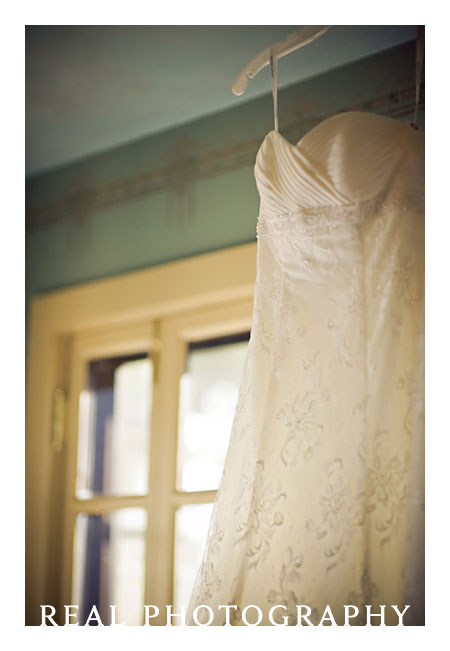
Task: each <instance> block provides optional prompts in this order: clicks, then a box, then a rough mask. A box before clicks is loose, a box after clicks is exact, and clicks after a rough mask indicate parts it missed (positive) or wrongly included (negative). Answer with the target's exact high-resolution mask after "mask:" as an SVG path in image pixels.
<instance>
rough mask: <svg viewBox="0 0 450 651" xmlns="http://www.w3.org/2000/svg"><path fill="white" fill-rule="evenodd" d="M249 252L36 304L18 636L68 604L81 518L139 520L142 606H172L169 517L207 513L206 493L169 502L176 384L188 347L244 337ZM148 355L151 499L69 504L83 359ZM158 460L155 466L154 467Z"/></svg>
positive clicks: (250, 248)
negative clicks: (56, 423)
mask: <svg viewBox="0 0 450 651" xmlns="http://www.w3.org/2000/svg"><path fill="white" fill-rule="evenodd" d="M255 277H256V243H250V244H244V245H240V246H236V247H232V248H229V249H224V250H220V251H217V252H213V253H207V254H203V255H199V256H194V257H191V258H188V259H183V260H179V261H176V262H171V263H167V264H164V265H160V266H157V267H152V268H150V269H146V270H143V271H139V272H133V273H127V274H123V275H121V276H115V277H113V278H110V279H106V280H101V281H95V282H91V283H86V284H84V285H80V286H77V287H73V288H69V289H66V290H58V291H55V292H51V293H48V294H43V295H41V296H37V297H35V298H33V300H32V304H31V310H30V322H29V340H28V358H27V391H26V459H25V462H26V624H27V625H39V624H40V623H41V614H40V605H43V604H51V605H53V606H55V608H56V616H55V620H56V621H58V623H60V624H61V623H63V621H62V620H63V606H64V604H69V603H71V582H72V544H73V543H72V541H73V527H74V521H75V515H76V513H78V512H84V513H87V512H95V513H97V512H108V511H110V510H112V509H114V508H117V507H118V506H119V507H125V506H143V507H144V508H146V510H147V514H148V519H147V547H146V580H145V597H144V602H145V603H148V604H154V605H157V606H158V607H159V608H160V611H162V615H161V619H160V620H158V619H155V620H154V623H155V624H156V625H158V624H162V623H163V620H164V621H165V606H166V604H171V603H172V590H173V547H174V537H173V534H174V518H175V511H176V509H177V508H178V507H180V506H182V505H183V504H194V503H197V504H200V503H207V502H212V501H214V498H215V493H216V492H215V491H198V492H181V491H177V490H176V451H177V430H178V389H179V378H180V375H181V374H182V373H183V371H184V365H185V358H186V350H187V345H188V343H189V342H190V341H200V340H204V339H210V338H213V337H220V336H225V335H228V334H235V333H238V332H243V331H246V330H247V331H249V330H250V329H251V321H252V310H253V293H254V284H255ZM137 352H148V353H149V354H150V355H152V357H155V362H154V363H156V364H157V366H158V369H157V378H156V380H155V382H154V386H153V400H152V415H151V442H150V469H149V492H148V494H147V495H145V496H125V497H107V496H96V497H94V498H92V499H90V500H79V499H77V498H76V497H75V480H76V456H77V433H78V396H79V392H80V390H81V389H82V388H84V387H85V383H86V368H87V363H88V361H89V360H91V359H94V358H95V359H97V358H100V357H106V356H116V355H122V354H128V353H137ZM57 389H63V391H64V392H65V394H66V395H67V409H66V414H65V423H64V430H65V441H64V445H63V448H62V450H60V451H59V450H58V449H57V448H56V447H54V446H52V435H53V404H54V402H53V401H54V395H55V390H57ZM155 460H157V462H155Z"/></svg>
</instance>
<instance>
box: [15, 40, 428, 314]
mask: <svg viewBox="0 0 450 651" xmlns="http://www.w3.org/2000/svg"><path fill="white" fill-rule="evenodd" d="M282 64H283V61H282V60H281V61H280V63H279V66H280V68H281V66H282ZM261 74H266V75H267V86H268V88H271V85H270V76H269V73H268V70H265V71H263V72H262V73H261ZM230 92H231V91H230ZM414 94H415V42H413V41H411V42H409V43H406V44H404V45H401V46H398V47H395V48H393V49H390V50H386V51H384V52H382V53H380V54H378V55H376V56H373V57H369V58H367V59H363V60H360V61H358V62H356V63H352V64H350V65H347V66H344V67H342V68H339V69H336V70H330V71H329V72H327V73H326V74H323V75H320V76H318V77H315V78H313V79H309V80H307V81H304V82H302V83H301V84H297V85H294V86H290V87H288V88H285V89H283V90H281V91H279V94H278V106H279V129H280V131H281V132H282V133H283V135H284V136H285V137H286V138H287V139H288V140H290V141H291V142H297V141H298V140H299V139H300V137H301V136H302V135H303V134H304V133H305V132H306V131H308V130H309V129H311V128H312V127H313V126H314V125H315V124H317V123H318V122H320V121H321V120H323V119H324V118H326V117H327V116H329V115H332V114H333V113H337V112H340V111H343V110H363V111H372V112H375V113H381V114H385V115H390V116H393V117H396V118H399V119H401V120H408V119H411V118H412V113H413V111H414ZM423 94H424V90H423V88H422V99H421V105H420V106H421V107H422V106H423ZM180 101H183V98H182V97H180ZM419 124H420V126H421V128H424V115H423V113H422V112H420V113H419ZM272 128H273V106H272V95H271V92H269V93H268V94H267V95H266V96H264V97H260V98H257V99H256V100H252V101H248V102H239V105H238V106H237V107H236V108H234V109H232V110H227V111H224V112H221V113H217V114H214V115H212V116H209V117H206V118H202V119H200V120H195V121H193V122H190V123H188V124H185V125H183V126H180V127H177V128H175V129H171V130H170V131H166V132H164V133H160V134H158V135H156V136H152V137H149V138H144V139H141V140H138V141H135V142H131V143H128V144H126V145H124V146H122V147H119V148H115V149H113V150H110V151H107V152H104V153H101V154H99V155H96V156H93V157H90V158H88V159H85V160H83V161H80V162H77V163H74V164H72V165H69V166H66V167H64V168H60V169H57V170H54V171H52V172H48V173H46V174H44V175H41V176H38V177H35V178H32V179H29V180H28V181H27V182H26V206H27V210H26V213H27V214H26V224H27V226H26V304H27V308H28V304H29V301H30V300H31V298H32V296H33V295H35V294H36V293H39V292H45V291H49V290H52V289H56V288H61V287H67V286H69V285H74V284H78V283H84V282H87V281H90V280H94V279H99V278H105V277H109V276H112V275H114V274H121V273H124V272H127V271H133V270H136V269H141V268H144V267H149V266H152V265H157V264H160V263H163V262H168V261H171V260H176V259H179V258H184V257H187V256H192V255H196V254H200V253H204V252H207V251H213V250H217V249H222V248H224V247H229V246H233V245H237V244H243V243H246V242H251V241H253V240H255V228H256V218H257V214H258V208H259V199H258V193H257V190H256V185H255V180H254V176H253V165H254V161H255V156H256V152H257V149H258V147H259V145H260V144H261V141H262V140H263V138H264V136H265V135H266V133H267V132H268V131H270V130H271V129H272Z"/></svg>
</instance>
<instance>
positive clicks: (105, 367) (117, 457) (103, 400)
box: [76, 355, 152, 499]
mask: <svg viewBox="0 0 450 651" xmlns="http://www.w3.org/2000/svg"><path fill="white" fill-rule="evenodd" d="M151 384H152V362H151V360H150V359H149V358H148V357H147V356H143V355H139V356H133V357H121V358H114V359H102V360H99V361H93V362H90V364H89V389H88V390H86V391H83V392H82V393H81V395H80V405H79V436H78V474H77V489H76V493H77V497H79V498H82V499H86V498H90V497H92V496H93V495H94V494H109V495H143V494H145V493H146V492H147V482H148V463H149V458H148V457H149V437H150V411H151V398H152V387H151Z"/></svg>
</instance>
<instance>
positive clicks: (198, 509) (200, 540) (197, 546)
mask: <svg viewBox="0 0 450 651" xmlns="http://www.w3.org/2000/svg"><path fill="white" fill-rule="evenodd" d="M212 509H213V504H187V505H186V506H181V507H180V508H179V509H177V512H176V516H175V567H174V606H179V605H185V606H186V607H187V605H188V603H189V599H190V596H191V592H192V589H193V587H194V580H195V576H196V574H197V570H198V568H199V567H200V562H201V560H202V556H203V551H204V548H205V544H206V536H207V534H208V525H209V521H210V519H211V514H212ZM174 612H179V611H178V610H175V609H174ZM174 621H175V620H174Z"/></svg>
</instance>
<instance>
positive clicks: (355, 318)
mask: <svg viewBox="0 0 450 651" xmlns="http://www.w3.org/2000/svg"><path fill="white" fill-rule="evenodd" d="M255 177H256V183H257V187H258V190H259V193H260V200H261V203H260V214H259V217H258V221H257V279H256V285H255V290H254V309H253V319H252V326H251V336H250V341H249V345H248V350H247V355H246V359H245V364H244V369H243V375H242V380H241V385H240V389H239V395H238V402H237V406H236V410H235V415H234V421H233V425H232V431H231V438H230V442H229V448H228V452H227V456H226V460H225V466H224V472H223V476H222V480H221V483H220V487H219V491H218V494H217V498H216V502H215V505H214V509H213V514H212V518H211V522H210V527H209V532H208V538H207V544H206V548H205V550H204V556H203V560H202V563H201V565H200V568H199V570H198V573H197V577H196V581H195V585H194V588H193V592H192V596H191V600H190V603H189V605H188V608H187V613H186V615H187V619H186V623H187V624H188V625H194V624H195V623H196V622H195V621H194V620H193V612H194V610H195V609H196V607H197V606H199V605H207V606H209V607H210V608H212V610H213V612H214V621H213V623H212V625H224V623H225V612H224V609H221V610H219V609H218V606H219V605H227V604H232V605H236V606H237V607H238V608H237V609H234V610H232V611H231V624H232V625H235V626H239V625H240V626H242V625H243V620H242V611H243V609H244V608H245V607H246V606H247V605H249V604H252V605H257V606H258V607H259V608H260V609H261V611H262V612H263V619H262V621H261V622H260V625H270V624H271V622H270V621H269V619H268V612H269V610H270V608H271V607H272V606H274V605H277V604H281V605H284V606H285V611H282V610H278V611H275V613H274V619H275V621H279V623H282V622H283V620H282V617H283V616H284V615H286V614H287V615H288V618H289V619H288V624H289V625H295V624H296V622H297V616H296V605H297V604H306V605H309V606H310V607H311V611H312V614H311V617H310V620H311V621H312V622H313V623H315V624H317V623H318V621H319V619H320V617H321V615H322V613H323V611H324V609H325V607H326V605H330V607H331V609H332V612H333V615H334V617H335V619H336V623H337V624H338V625H342V624H343V623H344V621H343V617H344V609H343V606H344V604H352V605H355V606H357V607H359V608H360V610H361V611H362V612H361V614H360V616H358V617H355V618H354V619H352V624H356V625H361V624H365V622H366V620H365V605H372V607H373V608H372V610H373V612H380V610H379V606H380V605H386V611H385V623H386V624H387V625H393V624H397V622H398V617H397V615H396V614H395V613H394V611H393V610H392V608H390V605H392V604H396V605H398V607H399V609H400V610H403V607H404V605H406V604H408V605H409V606H410V608H409V609H408V611H407V612H406V615H405V618H404V623H405V624H410V625H411V624H413V625H417V624H423V623H424V134H423V132H422V131H420V130H415V129H414V128H413V127H412V126H411V125H410V124H409V123H405V122H401V121H398V120H396V119H393V118H390V117H386V116H380V115H376V114H373V113H367V112H361V111H349V112H344V113H339V114H337V115H334V116H332V117H330V118H328V119H326V120H324V121H323V122H322V123H320V124H319V125H318V126H316V127H315V128H313V129H312V130H311V131H310V132H309V133H307V134H306V135H305V136H304V137H303V138H302V139H301V140H300V141H299V142H298V143H297V144H296V145H293V144H291V143H289V142H288V141H287V140H286V139H285V138H284V137H283V136H282V135H281V134H280V133H279V132H278V131H276V130H273V131H271V132H269V133H268V134H267V135H266V137H265V139H264V141H263V143H262V145H261V147H260V149H259V151H258V154H257V157H256V164H255ZM196 616H197V619H198V621H199V622H202V621H208V619H209V614H208V612H207V611H206V609H198V611H197V615H196ZM277 617H278V619H277ZM247 618H248V620H249V621H253V620H254V619H255V618H256V613H255V612H254V611H253V612H250V611H249V612H248V617H247ZM375 621H376V620H375Z"/></svg>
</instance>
